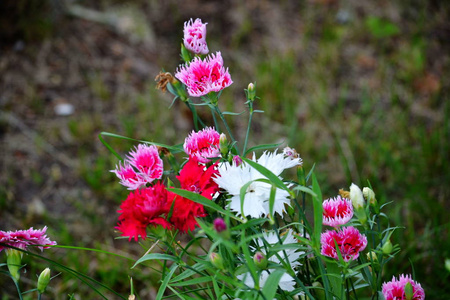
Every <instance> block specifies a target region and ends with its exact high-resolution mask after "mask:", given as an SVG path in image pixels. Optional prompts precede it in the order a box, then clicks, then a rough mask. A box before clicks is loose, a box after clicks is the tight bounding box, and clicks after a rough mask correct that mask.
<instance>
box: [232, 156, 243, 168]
mask: <svg viewBox="0 0 450 300" xmlns="http://www.w3.org/2000/svg"><path fill="white" fill-rule="evenodd" d="M233 162H234V164H235V165H236V166H240V165H241V164H242V162H243V160H242V158H241V157H240V156H239V155H236V156H234V157H233Z"/></svg>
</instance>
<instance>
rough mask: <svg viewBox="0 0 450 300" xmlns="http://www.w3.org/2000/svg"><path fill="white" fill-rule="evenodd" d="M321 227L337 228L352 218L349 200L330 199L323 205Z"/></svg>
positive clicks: (338, 197)
mask: <svg viewBox="0 0 450 300" xmlns="http://www.w3.org/2000/svg"><path fill="white" fill-rule="evenodd" d="M322 205H323V225H328V226H333V227H336V226H339V225H344V224H346V223H347V222H348V221H350V219H351V218H352V217H353V206H352V202H351V201H350V200H349V199H346V198H341V196H337V197H336V198H330V199H327V200H325V201H324V202H323V203H322Z"/></svg>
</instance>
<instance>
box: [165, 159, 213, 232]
mask: <svg viewBox="0 0 450 300" xmlns="http://www.w3.org/2000/svg"><path fill="white" fill-rule="evenodd" d="M216 165H217V163H216V164H214V165H212V166H210V167H209V168H207V169H206V170H205V166H204V165H200V164H199V163H198V160H197V159H195V158H191V159H190V160H188V162H187V163H186V164H185V165H184V167H183V169H182V170H181V171H180V175H179V176H177V179H178V180H179V181H180V185H181V188H182V189H184V190H187V191H191V192H194V193H197V194H200V195H202V196H203V197H206V198H208V199H212V197H213V195H214V194H215V193H216V192H217V191H218V190H219V187H218V186H217V184H216V183H215V182H214V181H213V180H212V176H213V175H214V174H216V173H217V170H215V167H216ZM174 200H175V204H174V205H173V211H172V217H171V218H170V221H171V222H172V223H173V224H174V226H175V228H177V229H179V230H180V231H181V232H186V231H188V230H191V231H192V230H194V228H195V227H196V226H197V221H196V220H195V218H199V217H205V216H206V212H205V209H204V207H203V205H201V204H199V203H196V202H194V201H191V200H189V199H187V198H184V197H181V196H176V198H174ZM171 205H172V204H171V203H170V206H171ZM170 206H169V209H170Z"/></svg>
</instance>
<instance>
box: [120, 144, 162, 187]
mask: <svg viewBox="0 0 450 300" xmlns="http://www.w3.org/2000/svg"><path fill="white" fill-rule="evenodd" d="M163 171H164V169H163V161H162V159H161V158H160V157H159V153H158V148H156V146H154V145H145V144H139V145H138V146H137V147H136V148H135V151H130V153H129V155H127V157H126V159H125V161H124V163H123V165H121V164H120V163H119V164H118V165H117V166H116V169H115V170H111V172H113V173H115V174H116V176H117V177H118V178H119V179H120V184H122V185H123V186H126V187H127V188H128V189H129V190H135V189H138V188H140V187H142V186H144V185H145V184H147V183H150V182H152V181H153V180H155V179H160V178H161V177H162V174H163Z"/></svg>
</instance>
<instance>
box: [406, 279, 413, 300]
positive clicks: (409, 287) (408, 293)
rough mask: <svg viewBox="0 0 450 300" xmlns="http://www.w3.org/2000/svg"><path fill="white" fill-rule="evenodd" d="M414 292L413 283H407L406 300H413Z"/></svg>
mask: <svg viewBox="0 0 450 300" xmlns="http://www.w3.org/2000/svg"><path fill="white" fill-rule="evenodd" d="M413 296H414V291H413V287H412V284H411V282H409V281H408V282H407V283H406V284H405V299H406V300H413Z"/></svg>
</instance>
